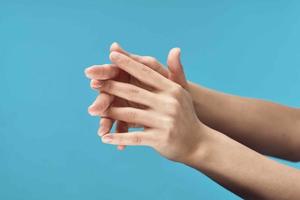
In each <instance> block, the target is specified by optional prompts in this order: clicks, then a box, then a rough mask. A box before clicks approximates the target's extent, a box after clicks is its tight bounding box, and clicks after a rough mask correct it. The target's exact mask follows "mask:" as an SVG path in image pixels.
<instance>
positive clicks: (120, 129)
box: [116, 121, 128, 151]
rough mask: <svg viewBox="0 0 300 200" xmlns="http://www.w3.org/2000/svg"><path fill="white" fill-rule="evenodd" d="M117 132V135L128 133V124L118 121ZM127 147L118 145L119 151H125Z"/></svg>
mask: <svg viewBox="0 0 300 200" xmlns="http://www.w3.org/2000/svg"><path fill="white" fill-rule="evenodd" d="M116 132H117V133H126V132H128V126H127V123H126V122H123V121H117V125H116ZM125 147H126V146H125V145H118V147H117V148H118V150H121V151H122V150H124V149H125Z"/></svg>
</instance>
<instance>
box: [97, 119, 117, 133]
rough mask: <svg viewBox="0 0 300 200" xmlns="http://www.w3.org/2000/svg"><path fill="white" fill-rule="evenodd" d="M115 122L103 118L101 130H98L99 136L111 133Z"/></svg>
mask: <svg viewBox="0 0 300 200" xmlns="http://www.w3.org/2000/svg"><path fill="white" fill-rule="evenodd" d="M113 123H114V120H113V119H110V118H106V117H101V119H100V128H99V130H98V135H99V136H103V135H105V134H107V133H109V132H110V130H111V128H112V126H113Z"/></svg>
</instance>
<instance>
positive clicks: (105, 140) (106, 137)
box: [102, 134, 113, 143]
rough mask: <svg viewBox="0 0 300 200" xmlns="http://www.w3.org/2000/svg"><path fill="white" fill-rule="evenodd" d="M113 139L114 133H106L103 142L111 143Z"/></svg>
mask: <svg viewBox="0 0 300 200" xmlns="http://www.w3.org/2000/svg"><path fill="white" fill-rule="evenodd" d="M112 139H113V136H112V135H108V134H107V135H104V136H102V142H103V143H110V142H111V141H112Z"/></svg>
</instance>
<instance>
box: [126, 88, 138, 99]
mask: <svg viewBox="0 0 300 200" xmlns="http://www.w3.org/2000/svg"><path fill="white" fill-rule="evenodd" d="M139 93H140V90H139V89H138V88H136V87H130V88H129V90H128V94H129V95H130V98H131V99H132V98H134V97H136V96H137V95H138V94H139Z"/></svg>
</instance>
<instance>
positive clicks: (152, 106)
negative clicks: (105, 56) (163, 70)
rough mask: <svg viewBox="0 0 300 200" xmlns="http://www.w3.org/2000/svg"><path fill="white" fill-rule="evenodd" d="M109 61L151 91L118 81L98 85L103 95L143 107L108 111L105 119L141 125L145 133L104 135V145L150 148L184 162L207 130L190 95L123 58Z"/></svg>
mask: <svg viewBox="0 0 300 200" xmlns="http://www.w3.org/2000/svg"><path fill="white" fill-rule="evenodd" d="M110 59H111V61H112V62H113V63H114V64H115V65H117V66H118V67H119V68H120V69H122V70H124V71H126V72H127V73H128V74H130V75H131V76H133V77H135V78H136V79H137V80H139V81H140V82H142V83H143V84H145V85H147V86H149V87H150V88H152V90H147V89H145V88H141V87H138V86H135V85H132V84H129V83H124V82H120V81H115V80H103V81H99V85H98V86H99V89H100V91H101V92H105V93H108V94H110V95H113V96H117V97H119V98H122V99H125V100H127V101H130V102H134V103H137V104H140V105H143V107H139V108H133V107H117V106H113V105H112V106H110V107H108V108H107V109H106V110H105V112H103V113H102V114H101V116H102V117H108V118H111V119H115V120H120V121H125V122H127V123H133V124H140V125H143V126H144V131H137V132H131V133H128V132H126V133H115V134H105V135H104V136H102V141H103V142H104V143H110V144H115V145H147V146H151V147H153V148H154V149H156V150H157V151H158V152H159V153H160V154H161V155H163V156H165V157H166V158H168V159H170V160H174V161H179V162H184V161H185V160H186V159H187V158H188V157H189V155H191V154H193V152H194V151H195V150H196V149H197V148H198V146H199V145H200V143H201V141H202V140H203V136H204V135H205V134H204V132H205V130H206V128H205V125H204V124H202V123H201V122H200V121H199V120H198V118H197V116H196V114H195V111H194V108H193V101H192V98H191V96H190V94H189V93H188V92H187V91H186V90H185V89H184V88H183V87H181V86H180V85H179V84H177V83H175V82H172V81H170V80H168V79H167V78H165V77H164V76H162V75H161V74H159V73H157V72H156V71H154V70H152V69H151V68H150V67H149V66H146V65H144V64H141V63H139V62H136V61H135V60H133V59H131V58H130V57H128V56H126V55H124V54H121V53H118V52H112V53H111V54H110Z"/></svg>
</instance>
